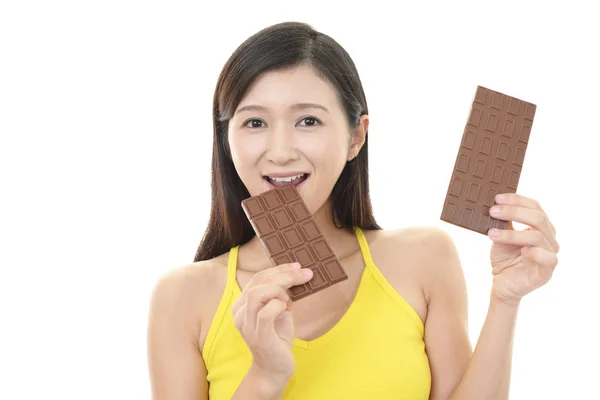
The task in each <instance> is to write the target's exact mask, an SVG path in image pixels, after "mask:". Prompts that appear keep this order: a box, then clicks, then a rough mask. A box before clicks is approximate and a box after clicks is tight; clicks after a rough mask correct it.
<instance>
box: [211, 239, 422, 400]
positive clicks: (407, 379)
mask: <svg viewBox="0 0 600 400" xmlns="http://www.w3.org/2000/svg"><path fill="white" fill-rule="evenodd" d="M355 233H356V237H357V239H358V242H359V244H360V249H361V252H362V255H363V260H364V262H365V269H364V270H363V273H362V277H361V280H360V284H359V286H358V291H357V293H356V296H355V298H354V300H353V301H352V303H351V304H350V306H349V308H348V310H347V311H346V313H345V314H344V315H343V316H342V318H341V319H340V320H339V321H338V322H337V323H336V325H335V326H334V327H333V328H332V329H331V330H329V331H327V332H326V333H325V334H323V335H322V336H320V337H318V338H316V339H314V340H310V341H305V340H300V339H294V344H293V354H294V358H295V361H296V371H295V374H294V376H293V377H292V379H291V380H290V382H289V384H288V386H287V387H286V390H285V392H284V395H283V400H299V399H302V400H334V399H344V400H353V399H356V400H359V399H360V400H367V399H375V400H392V399H407V400H408V399H410V400H416V399H424V400H426V399H428V398H429V392H430V389H431V371H430V368H429V360H428V357H427V354H426V352H425V343H424V341H423V334H424V327H423V323H422V321H421V318H420V317H419V315H418V314H417V312H416V311H415V310H414V309H413V308H412V307H411V306H410V305H409V304H408V303H407V302H406V300H405V299H404V298H403V297H402V296H400V295H399V294H398V292H396V291H395V290H394V288H393V287H392V286H391V285H390V283H389V282H388V281H387V280H386V278H385V277H384V276H383V275H382V273H381V272H380V271H379V269H378V268H377V267H376V266H375V264H374V263H373V260H372V258H371V254H370V251H369V247H368V244H367V240H366V238H365V236H364V233H363V232H362V230H360V229H359V228H355ZM237 254H238V246H236V247H234V248H232V249H231V252H230V255H229V265H228V278H227V284H226V287H225V291H224V293H223V297H222V298H221V301H220V304H219V306H218V308H217V311H216V314H215V316H214V318H213V320H212V322H211V325H210V327H209V330H208V334H207V337H206V341H205V343H204V347H203V351H202V354H203V358H204V362H205V364H206V368H207V371H208V375H207V380H208V382H209V398H210V399H211V400H225V399H231V397H232V396H233V394H234V393H235V391H236V390H237V388H238V386H239V385H240V383H241V381H242V379H243V378H244V376H245V374H246V372H247V371H248V368H250V365H251V363H252V353H250V350H249V349H248V347H247V346H246V343H245V342H244V340H243V338H242V336H241V335H240V333H239V331H238V330H237V329H236V327H235V326H234V324H233V316H232V313H231V309H230V308H231V306H232V304H233V303H234V302H235V300H236V299H237V297H238V296H239V295H240V293H241V290H240V287H239V285H238V283H237V279H236V265H237Z"/></svg>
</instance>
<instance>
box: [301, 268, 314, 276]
mask: <svg viewBox="0 0 600 400" xmlns="http://www.w3.org/2000/svg"><path fill="white" fill-rule="evenodd" d="M312 273H313V272H312V269H310V268H304V269H303V270H302V275H304V276H306V277H308V276H312Z"/></svg>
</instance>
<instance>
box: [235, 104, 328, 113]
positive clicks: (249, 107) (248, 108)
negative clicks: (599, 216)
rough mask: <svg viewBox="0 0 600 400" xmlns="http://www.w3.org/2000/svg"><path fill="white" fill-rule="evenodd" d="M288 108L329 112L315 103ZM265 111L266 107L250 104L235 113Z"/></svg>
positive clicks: (294, 105)
mask: <svg viewBox="0 0 600 400" xmlns="http://www.w3.org/2000/svg"><path fill="white" fill-rule="evenodd" d="M290 108H291V109H292V110H304V109H307V108H318V109H320V110H323V111H325V112H329V110H328V109H327V108H325V107H324V106H322V105H320V104H317V103H298V104H293V105H292V106H290ZM267 110H268V108H267V107H264V106H259V105H256V104H250V105H247V106H244V107H241V108H239V109H238V110H237V111H236V114H237V113H240V112H242V111H267Z"/></svg>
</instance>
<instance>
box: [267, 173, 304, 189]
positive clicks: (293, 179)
mask: <svg viewBox="0 0 600 400" xmlns="http://www.w3.org/2000/svg"><path fill="white" fill-rule="evenodd" d="M308 177H309V174H299V175H294V176H288V177H276V178H275V177H270V176H264V177H263V179H264V180H266V181H267V182H269V183H270V184H271V185H273V186H275V187H282V186H286V185H289V184H292V185H294V186H298V185H300V184H301V183H302V182H304V181H305V180H306V179H308Z"/></svg>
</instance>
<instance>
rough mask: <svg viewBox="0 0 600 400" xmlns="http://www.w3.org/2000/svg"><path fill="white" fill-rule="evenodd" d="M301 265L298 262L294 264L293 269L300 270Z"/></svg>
mask: <svg viewBox="0 0 600 400" xmlns="http://www.w3.org/2000/svg"><path fill="white" fill-rule="evenodd" d="M300 267H301V265H300V263H298V262H295V263H292V268H295V269H300Z"/></svg>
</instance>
